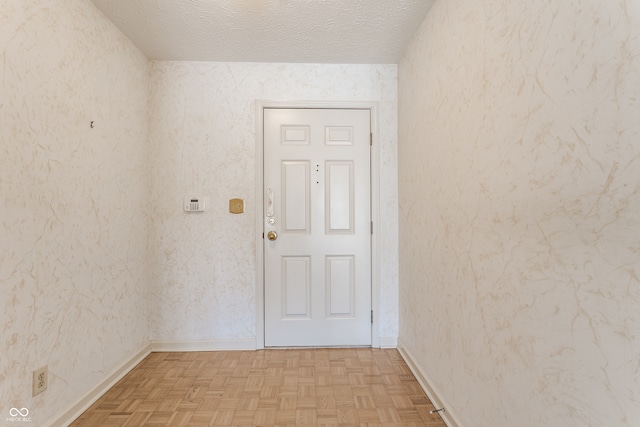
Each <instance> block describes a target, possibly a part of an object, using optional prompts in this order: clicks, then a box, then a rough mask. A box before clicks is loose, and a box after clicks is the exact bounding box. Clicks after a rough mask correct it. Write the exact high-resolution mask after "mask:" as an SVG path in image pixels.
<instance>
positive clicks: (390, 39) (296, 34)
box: [92, 0, 435, 64]
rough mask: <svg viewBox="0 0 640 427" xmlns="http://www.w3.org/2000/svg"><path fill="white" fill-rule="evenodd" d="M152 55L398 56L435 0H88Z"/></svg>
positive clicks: (360, 59) (232, 58)
mask: <svg viewBox="0 0 640 427" xmlns="http://www.w3.org/2000/svg"><path fill="white" fill-rule="evenodd" d="M92 1H93V3H94V4H95V5H96V6H97V7H98V8H99V9H100V10H101V11H102V12H103V13H104V14H105V15H106V16H107V18H109V19H110V20H111V21H112V22H113V23H114V24H115V25H116V26H118V27H119V28H120V30H122V31H123V32H124V33H125V34H126V35H127V36H128V37H129V38H130V39H131V40H132V41H133V42H134V43H135V44H136V45H137V46H138V47H139V48H140V49H141V50H142V51H143V52H144V53H145V54H146V55H147V56H148V57H149V58H150V59H163V60H176V61H224V62H309V63H351V64H358V63H360V64H388V63H397V62H398V60H399V59H400V56H401V55H402V53H403V51H404V49H405V47H406V45H407V43H408V42H409V40H411V38H412V36H413V34H414V32H415V31H416V29H417V28H418V26H419V25H420V23H421V22H422V20H423V19H424V17H425V16H426V15H427V13H428V11H429V9H430V8H431V6H432V4H433V3H434V1H435V0H92Z"/></svg>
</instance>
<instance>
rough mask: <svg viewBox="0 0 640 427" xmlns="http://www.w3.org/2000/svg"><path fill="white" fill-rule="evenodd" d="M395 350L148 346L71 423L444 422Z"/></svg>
mask: <svg viewBox="0 0 640 427" xmlns="http://www.w3.org/2000/svg"><path fill="white" fill-rule="evenodd" d="M432 409H434V408H433V405H432V404H431V402H430V401H429V399H428V398H427V396H426V395H425V394H424V392H423V391H422V389H421V388H420V385H419V384H418V383H417V381H416V380H415V378H414V377H413V375H412V374H411V371H410V370H409V368H408V367H407V365H406V364H405V363H404V361H403V360H402V358H401V357H400V355H399V353H398V352H397V351H396V350H380V349H365V348H345V349H288V350H261V351H235V352H233V351H220V352H189V353H151V354H150V355H149V356H148V357H147V358H145V359H144V360H143V361H142V362H140V364H138V366H136V367H135V368H134V369H132V370H131V372H129V373H128V374H127V375H126V376H125V377H124V378H122V379H121V380H120V381H118V383H117V384H116V385H114V386H113V387H112V388H111V389H110V390H109V391H107V392H106V393H105V394H104V395H103V396H102V397H101V398H100V399H99V400H98V401H97V402H95V403H94V404H93V405H91V407H90V408H89V409H88V410H87V411H86V412H85V413H84V414H82V415H81V416H80V417H79V418H78V419H77V420H76V421H75V422H74V423H72V424H71V427H99V426H105V427H115V426H121V427H125V426H137V427H142V426H145V427H160V426H163V427H166V426H190V427H204V426H236V427H242V426H247V427H249V426H253V427H256V426H265V427H266V426H268V427H277V426H282V427H285V426H286V427H303V426H316V427H318V426H327V427H348V426H357V427H378V426H384V427H393V426H403V427H410V426H426V427H445V424H444V423H443V422H442V420H441V419H440V417H439V416H438V415H437V414H430V413H429V411H430V410H432Z"/></svg>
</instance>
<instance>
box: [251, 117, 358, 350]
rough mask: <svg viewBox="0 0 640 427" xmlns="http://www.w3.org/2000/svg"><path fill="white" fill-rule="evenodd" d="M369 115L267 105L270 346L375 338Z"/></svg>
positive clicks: (343, 343)
mask: <svg viewBox="0 0 640 427" xmlns="http://www.w3.org/2000/svg"><path fill="white" fill-rule="evenodd" d="M370 117H371V115H370V111H369V110H357V109H353V110H352V109H344V110H332V109H279V108H274V109H271V108H265V109H264V122H263V123H264V135H263V136H264V177H263V178H264V179H263V182H264V192H265V193H264V200H265V206H264V270H265V271H264V277H265V299H264V302H265V311H264V313H265V319H264V320H265V346H351V345H371V189H370V187H371V185H370V182H371V181H370V180H371V177H370V135H371V118H370Z"/></svg>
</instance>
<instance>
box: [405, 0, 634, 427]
mask: <svg viewBox="0 0 640 427" xmlns="http://www.w3.org/2000/svg"><path fill="white" fill-rule="evenodd" d="M639 100H640V3H638V2H637V1H623V0H615V1H607V2H603V1H599V0H583V1H580V2H553V1H522V2H520V1H518V2H514V1H506V0H479V1H464V0H450V1H440V2H437V3H436V4H435V6H434V7H433V9H432V10H431V14H430V15H429V16H428V17H427V19H426V20H425V22H424V23H423V26H422V27H421V29H420V30H419V31H418V33H417V34H416V36H415V38H414V40H413V42H412V44H411V45H410V47H409V49H408V50H407V52H406V53H405V57H404V58H403V60H402V61H401V64H400V67H399V106H400V108H399V166H398V167H399V171H400V173H399V187H400V195H399V202H400V260H401V262H400V296H401V297H400V341H401V343H402V345H403V346H404V347H406V348H407V349H408V350H409V352H410V353H411V354H412V355H413V357H414V358H415V359H416V361H417V362H418V365H419V366H420V368H421V369H422V371H423V372H424V373H425V374H426V376H427V377H429V378H430V380H431V382H432V384H433V385H434V387H435V388H436V389H437V390H438V392H439V393H440V395H441V396H442V398H443V400H445V401H446V404H447V405H448V406H449V408H448V409H449V410H450V411H451V412H452V413H454V414H456V415H457V418H458V420H459V421H460V423H461V425H464V426H468V427H470V426H520V427H526V426H531V427H537V426H541V425H545V426H558V427H570V426H576V427H577V426H605V425H606V426H638V425H640V369H639V360H640V337H639V336H638V331H640V310H639V309H638V308H639V307H640V283H639V281H640V243H639V242H640V240H639V236H640V184H639V183H640V143H639V142H640V103H639Z"/></svg>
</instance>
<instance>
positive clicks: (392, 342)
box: [380, 337, 398, 348]
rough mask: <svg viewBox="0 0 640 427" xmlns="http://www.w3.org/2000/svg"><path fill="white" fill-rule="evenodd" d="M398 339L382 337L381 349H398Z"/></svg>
mask: <svg viewBox="0 0 640 427" xmlns="http://www.w3.org/2000/svg"><path fill="white" fill-rule="evenodd" d="M397 347H398V337H380V348H397Z"/></svg>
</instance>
